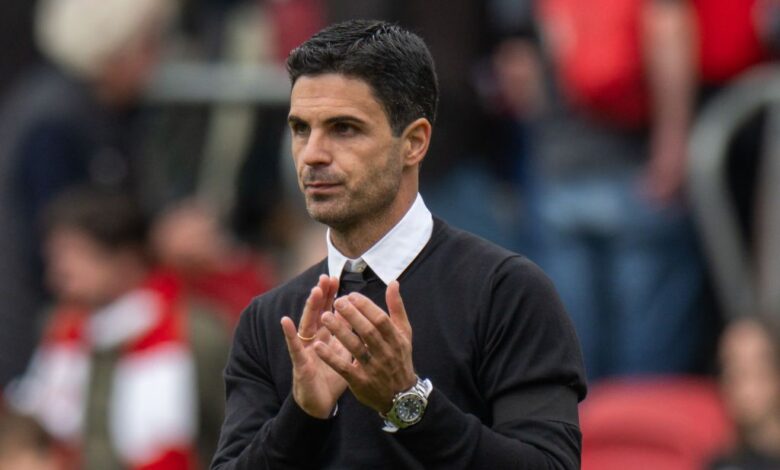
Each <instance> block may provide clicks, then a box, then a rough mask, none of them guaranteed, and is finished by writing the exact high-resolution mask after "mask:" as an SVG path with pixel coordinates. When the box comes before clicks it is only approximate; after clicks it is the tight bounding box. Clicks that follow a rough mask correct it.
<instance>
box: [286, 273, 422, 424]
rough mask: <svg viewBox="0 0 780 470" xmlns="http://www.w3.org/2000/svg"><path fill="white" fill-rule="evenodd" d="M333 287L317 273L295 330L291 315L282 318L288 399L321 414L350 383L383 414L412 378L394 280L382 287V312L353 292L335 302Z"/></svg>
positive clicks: (333, 281) (408, 333)
mask: <svg viewBox="0 0 780 470" xmlns="http://www.w3.org/2000/svg"><path fill="white" fill-rule="evenodd" d="M337 291H338V279H337V278H335V277H328V276H326V275H322V276H320V279H319V282H318V284H317V286H315V287H314V288H313V289H312V291H311V293H310V294H309V298H308V299H307V301H306V305H305V307H304V311H303V315H302V316H301V321H300V324H299V327H298V329H297V330H296V328H295V325H294V323H293V321H292V320H291V319H290V318H288V317H285V318H283V319H282V329H283V331H284V335H285V340H286V342H287V349H288V351H289V353H290V358H291V359H292V364H293V390H292V393H293V399H294V400H295V401H296V403H297V404H298V406H300V407H301V408H302V409H303V410H304V411H305V412H307V413H308V414H310V415H312V416H315V417H318V418H326V417H328V416H329V415H330V413H331V412H332V410H333V408H334V407H335V405H336V402H337V401H338V399H339V397H340V396H341V394H342V393H343V392H344V390H345V389H346V388H347V387H349V389H350V390H351V392H352V394H353V395H354V396H355V398H357V399H358V401H360V402H361V403H363V404H364V405H366V406H368V407H370V408H373V409H374V410H376V411H377V412H380V413H385V412H387V411H389V409H390V407H391V406H392V402H393V396H394V395H395V394H396V393H398V392H400V391H403V390H407V389H409V388H411V387H412V386H413V385H414V384H415V382H416V380H417V378H416V377H417V376H416V374H415V372H414V366H413V363H412V327H411V325H410V324H409V319H408V317H407V315H406V309H405V308H404V304H403V300H402V299H401V293H400V290H399V284H398V282H397V281H392V282H391V283H390V285H388V287H387V291H386V294H385V299H386V301H387V307H388V311H389V312H387V313H386V312H385V311H384V310H382V309H381V308H380V307H379V306H377V305H376V304H375V303H374V302H372V301H371V299H369V298H368V297H366V296H364V295H362V294H359V293H356V292H355V293H351V294H349V295H347V296H344V297H340V298H338V299H335V300H334V298H335V295H336V292H337ZM309 338H311V339H309Z"/></svg>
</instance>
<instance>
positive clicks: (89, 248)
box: [45, 227, 126, 306]
mask: <svg viewBox="0 0 780 470" xmlns="http://www.w3.org/2000/svg"><path fill="white" fill-rule="evenodd" d="M45 255H46V274H47V278H48V281H49V284H50V286H51V288H52V290H53V291H54V292H55V293H56V294H57V296H58V297H59V299H60V300H63V301H65V302H75V303H77V304H84V305H90V306H96V305H101V304H104V303H107V302H109V301H111V300H112V299H113V297H114V296H115V295H116V292H117V287H116V286H117V285H118V284H120V283H121V279H123V276H125V275H126V272H125V267H126V263H125V262H124V256H123V255H122V254H120V253H117V252H112V251H110V250H108V249H106V248H104V247H103V246H101V245H100V244H99V243H98V242H96V241H95V240H94V239H92V238H91V237H90V236H89V235H87V234H86V233H84V232H83V231H81V230H78V229H75V228H70V227H61V228H55V229H54V230H52V232H51V233H50V234H49V235H48V237H47V239H46V250H45Z"/></svg>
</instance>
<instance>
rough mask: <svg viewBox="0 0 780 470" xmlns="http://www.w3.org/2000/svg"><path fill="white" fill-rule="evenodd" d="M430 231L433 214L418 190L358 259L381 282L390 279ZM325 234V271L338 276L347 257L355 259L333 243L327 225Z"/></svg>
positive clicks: (422, 244) (403, 267)
mask: <svg viewBox="0 0 780 470" xmlns="http://www.w3.org/2000/svg"><path fill="white" fill-rule="evenodd" d="M432 233H433V216H432V215H431V212H430V211H429V210H428V208H427V207H426V206H425V203H424V202H423V200H422V196H420V194H419V193H418V194H417V198H416V199H415V200H414V204H412V207H411V208H410V209H409V210H408V211H407V212H406V214H405V215H404V216H403V218H402V219H401V220H400V221H399V222H398V223H397V224H396V225H395V226H394V227H393V228H392V229H390V231H389V232H387V234H385V236H384V237H382V239H381V240H379V241H378V242H376V243H375V244H374V246H372V247H371V248H369V249H368V251H366V252H365V253H363V255H362V256H360V258H359V259H362V260H363V261H365V262H366V264H368V266H369V267H370V268H371V270H373V271H374V273H376V275H377V276H378V277H379V279H381V280H382V282H384V283H385V284H390V281H393V280H395V279H398V277H399V276H400V275H401V273H403V272H404V271H405V270H406V268H407V267H409V265H410V264H412V261H414V259H415V258H416V257H417V255H418V254H420V252H421V251H422V249H423V247H425V245H426V244H427V243H428V240H430V239H431V234H432ZM326 238H327V243H328V273H329V274H330V275H331V276H336V277H341V272H342V271H343V270H344V266H345V265H346V264H347V261H353V262H354V261H357V260H351V259H349V258H347V257H346V256H344V255H343V254H342V253H341V252H340V251H339V250H338V249H336V247H335V246H333V243H332V242H331V241H330V229H328V234H327V237H326Z"/></svg>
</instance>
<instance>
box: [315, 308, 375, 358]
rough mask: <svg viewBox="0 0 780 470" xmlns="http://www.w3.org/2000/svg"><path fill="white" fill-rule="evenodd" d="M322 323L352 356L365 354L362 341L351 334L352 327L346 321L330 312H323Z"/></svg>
mask: <svg viewBox="0 0 780 470" xmlns="http://www.w3.org/2000/svg"><path fill="white" fill-rule="evenodd" d="M322 323H323V324H324V325H325V328H327V329H328V331H330V332H331V333H332V334H333V335H334V336H335V337H336V339H338V340H339V342H340V343H341V344H342V345H343V346H344V348H346V349H347V351H349V352H350V354H351V355H352V356H354V357H360V356H362V355H363V354H365V352H366V346H365V344H363V340H362V339H360V338H359V337H358V336H357V335H356V334H355V333H353V332H352V327H351V326H350V324H349V323H347V321H346V320H344V319H343V318H339V317H337V316H336V315H334V314H333V313H332V312H325V313H323V314H322Z"/></svg>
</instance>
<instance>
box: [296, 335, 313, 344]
mask: <svg viewBox="0 0 780 470" xmlns="http://www.w3.org/2000/svg"><path fill="white" fill-rule="evenodd" d="M295 334H296V335H298V338H300V339H301V341H304V342H306V343H308V342H309V341H314V338H316V337H317V333H314V334H313V335H311V336H309V337H308V338H307V337H305V336H301V334H300V333H299V332H296V333H295Z"/></svg>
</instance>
